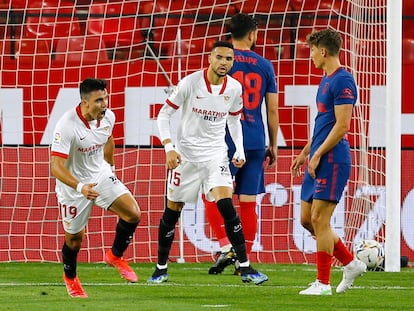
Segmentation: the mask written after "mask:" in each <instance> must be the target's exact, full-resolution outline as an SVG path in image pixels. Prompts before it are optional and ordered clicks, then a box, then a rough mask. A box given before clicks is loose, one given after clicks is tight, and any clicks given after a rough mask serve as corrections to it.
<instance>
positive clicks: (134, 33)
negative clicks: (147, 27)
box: [86, 1, 144, 49]
mask: <svg viewBox="0 0 414 311" xmlns="http://www.w3.org/2000/svg"><path fill="white" fill-rule="evenodd" d="M137 13H138V2H136V1H128V2H127V1H125V2H123V3H120V2H118V3H92V5H91V6H90V10H89V18H88V21H87V30H86V31H87V33H88V34H92V35H99V36H102V38H103V40H104V42H105V45H106V47H107V48H124V49H125V48H128V47H130V46H131V45H132V46H136V45H139V44H140V43H142V42H143V41H144V38H143V35H142V32H141V26H140V21H139V18H138V16H137Z"/></svg>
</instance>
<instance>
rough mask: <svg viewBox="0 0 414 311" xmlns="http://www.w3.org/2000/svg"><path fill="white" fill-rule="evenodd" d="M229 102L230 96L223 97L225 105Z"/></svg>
mask: <svg viewBox="0 0 414 311" xmlns="http://www.w3.org/2000/svg"><path fill="white" fill-rule="evenodd" d="M229 100H230V96H227V95H224V101H225V102H226V103H228V102H229Z"/></svg>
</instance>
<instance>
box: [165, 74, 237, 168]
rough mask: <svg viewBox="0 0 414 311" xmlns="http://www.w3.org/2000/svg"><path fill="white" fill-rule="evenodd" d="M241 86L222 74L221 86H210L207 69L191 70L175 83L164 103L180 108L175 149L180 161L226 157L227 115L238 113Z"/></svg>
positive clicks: (198, 160) (202, 160)
mask: <svg viewBox="0 0 414 311" xmlns="http://www.w3.org/2000/svg"><path fill="white" fill-rule="evenodd" d="M241 94H242V86H241V84H240V83H239V82H238V81H237V80H236V79H234V78H232V77H230V76H228V75H227V76H225V77H224V81H223V84H222V85H211V84H210V82H209V81H208V79H207V69H205V70H200V71H197V72H194V73H192V74H190V75H188V76H186V77H185V78H183V79H182V80H181V81H180V82H179V83H178V86H177V88H176V89H175V91H174V92H173V93H172V94H171V95H170V97H169V98H168V99H167V101H166V103H167V104H168V105H169V106H170V107H172V108H174V109H179V108H180V107H181V109H182V111H181V119H180V124H179V127H178V130H177V142H176V149H177V152H178V153H180V155H181V157H182V158H183V159H184V160H187V161H190V162H204V161H208V160H211V158H213V157H227V144H226V142H225V139H224V137H225V134H226V121H227V117H228V115H229V114H232V115H237V114H240V113H241V112H242V109H243V102H242V98H241Z"/></svg>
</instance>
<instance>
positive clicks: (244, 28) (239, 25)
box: [229, 13, 258, 40]
mask: <svg viewBox="0 0 414 311" xmlns="http://www.w3.org/2000/svg"><path fill="white" fill-rule="evenodd" d="M257 26H258V24H257V22H256V20H255V19H254V18H253V17H251V16H249V15H247V14H243V13H237V14H236V15H233V17H232V18H231V20H230V25H229V31H230V33H231V37H232V38H233V39H236V40H239V39H242V38H244V36H246V35H247V34H248V33H249V32H250V31H254V30H256V29H257Z"/></svg>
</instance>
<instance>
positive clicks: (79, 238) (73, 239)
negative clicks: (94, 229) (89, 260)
mask: <svg viewBox="0 0 414 311" xmlns="http://www.w3.org/2000/svg"><path fill="white" fill-rule="evenodd" d="M82 242H83V235H80V234H75V235H68V234H66V238H65V244H66V245H67V246H68V247H69V248H70V249H71V250H72V251H79V250H80V248H81V246H82Z"/></svg>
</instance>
